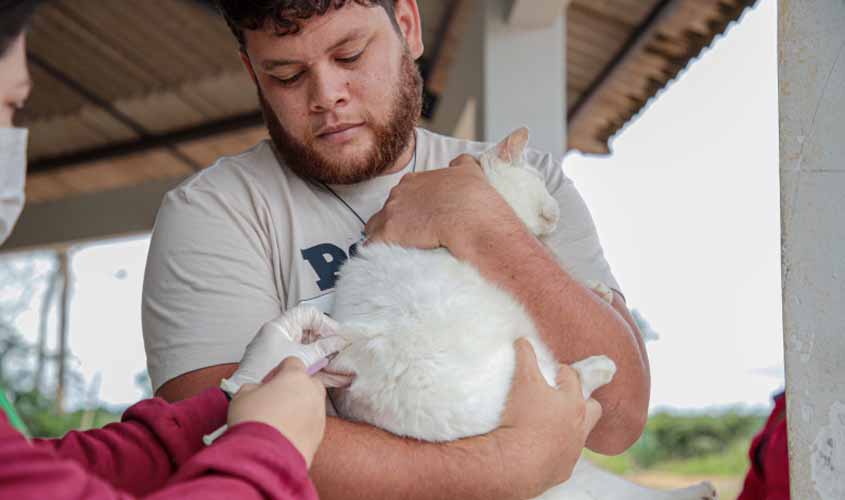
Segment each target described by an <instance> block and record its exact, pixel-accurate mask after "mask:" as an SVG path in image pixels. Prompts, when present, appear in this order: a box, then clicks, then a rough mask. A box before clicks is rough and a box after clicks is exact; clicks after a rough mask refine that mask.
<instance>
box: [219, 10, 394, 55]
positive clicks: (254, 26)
mask: <svg viewBox="0 0 845 500" xmlns="http://www.w3.org/2000/svg"><path fill="white" fill-rule="evenodd" d="M215 1H216V3H217V8H218V9H220V12H221V13H222V14H223V17H224V18H225V19H226V24H228V25H229V29H231V30H232V33H233V34H234V35H235V38H237V39H238V42H239V43H240V45H241V49H244V48H245V47H246V40H245V38H244V30H258V29H261V28H263V27H264V26H266V25H267V23H272V25H273V27H274V29H275V31H276V34H277V35H279V36H285V35H293V34H296V33H297V32H298V31H299V30H300V28H301V23H302V21H306V20H308V19H310V18H311V17H313V16H322V15H324V14H325V13H326V12H328V11H329V9H340V8H342V7H344V6H346V5H347V4H348V3H350V2H354V3H357V4H358V5H363V6H365V7H376V6H378V7H381V8H383V9H384V10H385V12H387V15H388V17H389V18H390V20H391V22H392V23H393V27H394V28H395V29H396V30H397V31H398V30H399V26H398V24H397V23H396V17H395V15H394V13H395V9H394V7H395V5H396V0H215Z"/></svg>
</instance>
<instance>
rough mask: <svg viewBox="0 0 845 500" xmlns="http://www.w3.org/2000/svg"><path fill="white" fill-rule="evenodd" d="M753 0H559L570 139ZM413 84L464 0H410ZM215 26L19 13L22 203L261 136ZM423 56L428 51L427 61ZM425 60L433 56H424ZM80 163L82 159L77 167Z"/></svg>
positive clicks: (138, 8)
mask: <svg viewBox="0 0 845 500" xmlns="http://www.w3.org/2000/svg"><path fill="white" fill-rule="evenodd" d="M753 3H754V0H573V2H572V4H571V6H570V8H569V15H568V20H567V42H566V43H567V65H568V76H567V94H568V103H569V104H568V107H567V108H568V109H567V110H562V112H566V113H568V115H569V117H570V125H569V132H568V134H569V138H568V139H569V144H570V147H574V148H577V149H581V150H584V151H587V152H594V153H600V152H606V151H607V149H608V148H607V143H608V141H609V140H610V138H611V137H612V136H613V134H615V133H616V132H617V131H618V130H619V129H620V128H621V127H622V126H624V124H625V123H626V122H627V121H628V120H629V119H630V118H631V117H633V116H634V115H635V114H636V113H637V112H639V110H640V109H642V107H643V106H644V105H645V103H646V102H647V101H648V99H649V98H651V97H652V96H653V95H654V94H655V93H656V92H657V91H658V90H659V89H661V88H663V87H664V86H665V85H666V83H667V82H669V81H670V80H671V79H672V78H674V77H675V76H676V75H677V73H678V71H680V70H681V69H682V68H683V67H685V66H686V64H687V63H688V62H689V61H690V59H691V58H693V57H695V56H696V55H697V54H698V53H699V52H700V50H701V49H702V48H703V47H705V46H707V45H708V44H709V43H710V42H711V41H712V40H713V38H714V37H715V36H716V35H717V34H719V33H721V32H722V31H724V29H725V27H726V25H727V24H728V22H730V21H731V20H732V19H736V18H737V17H738V16H739V15H740V13H741V12H742V11H743V10H744V9H745V8H746V7H747V6H749V5H751V4H753ZM419 5H420V12H421V16H422V18H423V26H424V42H425V45H426V54H425V55H424V57H425V58H427V61H425V62H424V63H423V67H424V68H426V64H428V67H427V69H428V70H429V71H427V72H426V74H427V76H428V79H427V85H426V88H427V90H428V91H429V92H431V93H434V94H436V93H437V92H441V91H442V88H444V87H445V85H444V82H445V79H446V77H447V75H448V67H449V64H450V63H451V57H450V53H451V52H450V51H452V50H453V49H454V48H455V45H456V44H457V43H459V41H460V35H461V31H462V26H465V25H466V23H467V22H474V19H473V16H472V12H471V7H468V6H470V5H471V3H470V2H467V1H466V0H420V1H419ZM236 49H237V47H236V44H235V42H234V40H233V38H232V36H231V34H230V33H229V31H228V28H227V27H226V25H225V23H224V22H223V21H222V19H220V18H219V16H217V14H216V13H215V12H213V10H212V9H210V8H209V7H208V6H207V3H206V2H203V1H199V0H144V1H142V2H111V1H110V2H103V1H101V0H56V1H54V2H51V3H49V4H47V5H45V6H44V7H43V8H42V9H41V10H40V12H39V13H38V15H37V16H36V18H35V19H34V20H33V26H32V33H31V35H30V37H29V59H30V63H31V68H32V74H33V79H34V83H35V87H34V92H33V95H32V98H31V99H30V101H29V103H28V104H27V107H26V109H25V110H24V111H23V112H22V113H21V116H20V118H21V121H22V123H24V124H26V125H27V126H29V127H30V128H31V131H32V133H31V135H30V137H31V139H30V141H31V144H30V159H31V171H30V175H29V180H28V185H27V195H28V199H29V200H30V202H39V201H47V200H55V199H59V198H63V197H68V196H74V195H78V194H82V193H87V192H94V191H102V190H106V189H112V188H118V187H125V186H130V185H135V184H138V183H140V182H144V181H146V180H154V179H160V178H166V177H176V176H183V175H186V174H187V173H190V172H191V171H193V170H196V169H199V168H203V167H205V166H207V165H209V164H210V163H211V162H212V161H213V160H214V159H215V158H216V157H217V156H218V155H221V154H228V153H232V152H236V151H240V150H243V149H245V148H247V147H249V146H251V145H252V144H254V143H255V142H256V141H257V140H258V138H260V137H262V136H263V135H264V131H263V127H262V125H261V117H260V113H259V112H258V107H257V102H256V98H255V91H254V88H253V85H252V82H250V81H249V77H248V76H247V74H246V72H245V71H243V69H242V65H241V61H240V58H239V57H238V55H237V50H236ZM434 59H436V61H434ZM434 62H436V63H437V64H436V65H435V64H434ZM80 163H84V164H80Z"/></svg>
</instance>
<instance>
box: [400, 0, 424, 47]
mask: <svg viewBox="0 0 845 500" xmlns="http://www.w3.org/2000/svg"><path fill="white" fill-rule="evenodd" d="M393 15H394V16H395V18H396V24H397V25H399V30H400V31H401V32H402V36H403V37H404V38H405V43H407V44H408V50H409V51H410V52H411V57H413V58H414V59H419V57H420V56H422V54H423V50H424V48H425V47H424V46H423V40H422V21H421V20H420V8H419V6H418V5H417V0H396V5H395V7H394V10H393Z"/></svg>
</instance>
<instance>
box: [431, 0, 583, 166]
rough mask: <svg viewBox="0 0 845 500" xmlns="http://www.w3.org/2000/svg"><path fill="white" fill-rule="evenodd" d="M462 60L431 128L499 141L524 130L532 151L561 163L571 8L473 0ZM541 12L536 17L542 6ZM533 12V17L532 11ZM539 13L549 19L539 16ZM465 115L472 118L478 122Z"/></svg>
mask: <svg viewBox="0 0 845 500" xmlns="http://www.w3.org/2000/svg"><path fill="white" fill-rule="evenodd" d="M472 1H473V18H472V20H471V21H470V22H469V23H467V26H466V29H465V31H464V33H463V34H462V41H461V44H460V47H459V48H458V55H457V57H456V58H455V61H454V63H453V64H452V66H451V68H450V70H449V78H448V83H447V87H446V91H445V92H444V93H443V95H442V96H441V101H440V103H439V104H438V108H437V113H436V115H435V117H434V120H433V122H432V128H434V129H435V130H437V131H439V132H442V133H447V134H453V133H455V130H456V129H457V126H458V123H459V122H460V123H461V124H463V126H464V129H466V126H467V123H470V124H474V129H475V133H474V134H473V135H474V137H473V138H475V139H478V140H485V141H497V140H499V139H500V138H502V137H504V136H505V135H506V134H508V133H509V132H511V131H513V130H514V129H516V128H518V127H520V126H523V125H524V126H527V127H528V128H529V129H530V130H531V146H532V147H535V148H537V149H540V150H543V151H547V152H550V153H553V154H555V155H556V156H558V157H562V155H563V153H564V152H565V138H566V110H565V107H566V96H565V92H566V74H565V73H566V71H565V63H566V51H565V40H566V36H565V35H566V33H565V26H566V22H565V15H564V14H563V12H564V8H565V6H566V5H567V4H568V1H565V0H556V1H548V0H543V1H541V2H540V1H537V0H517V1H514V0H472ZM540 6H542V7H543V8H542V9H539V10H537V9H536V7H540ZM532 7H533V8H535V10H533V11H531V15H528V14H527V12H528V11H529V10H531V9H532ZM538 12H543V13H544V15H543V16H539V15H538ZM465 112H471V113H473V114H474V117H472V119H469V118H468V117H467V116H466V113H465Z"/></svg>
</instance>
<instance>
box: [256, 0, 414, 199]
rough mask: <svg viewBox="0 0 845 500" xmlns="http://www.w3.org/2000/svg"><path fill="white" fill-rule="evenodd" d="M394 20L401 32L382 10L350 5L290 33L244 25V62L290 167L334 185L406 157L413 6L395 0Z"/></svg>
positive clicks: (409, 131)
mask: <svg viewBox="0 0 845 500" xmlns="http://www.w3.org/2000/svg"><path fill="white" fill-rule="evenodd" d="M409 10H410V11H411V12H408V11H409ZM397 21H398V24H399V26H400V28H401V31H402V33H397V30H396V28H395V26H394V24H393V23H392V21H391V20H390V18H389V17H388V14H387V13H386V12H385V11H384V9H382V8H380V7H371V8H368V7H363V6H360V5H358V4H356V3H355V2H349V4H348V5H346V6H345V7H343V8H341V9H338V10H335V9H330V10H329V12H328V13H326V14H325V15H323V16H315V17H313V18H311V19H309V20H307V21H306V22H304V23H302V26H301V30H300V31H299V32H297V33H296V34H291V35H286V36H276V35H275V34H274V33H273V31H272V29H268V30H261V31H247V32H245V36H246V48H247V55H248V59H247V60H245V62H246V63H247V64H248V67H249V68H250V69H251V70H252V72H253V74H254V75H255V80H256V83H257V85H258V89H259V98H260V100H261V104H262V107H263V110H264V116H265V120H266V121H267V125H268V130H269V131H270V135H271V138H272V139H273V142H274V144H275V146H276V149H277V150H278V151H279V153H280V154H281V155H282V157H283V159H284V161H285V163H286V164H287V165H288V166H289V167H290V168H291V169H293V170H294V171H296V172H297V173H299V174H300V175H303V176H305V177H310V178H315V179H318V180H321V181H323V182H327V183H338V184H343V183H353V182H360V181H362V180H365V179H368V178H371V177H373V176H376V175H379V174H381V173H383V172H384V171H386V170H388V169H390V168H392V167H393V166H394V164H396V163H397V162H400V161H407V159H406V158H405V156H407V152H408V149H409V148H408V146H409V144H410V141H411V138H412V136H413V127H414V125H415V124H416V120H417V118H418V117H419V113H420V106H421V81H420V77H419V73H418V71H417V69H416V66H415V65H414V63H413V59H414V58H416V57H419V55H420V53H421V52H422V43H421V42H420V41H419V35H418V34H419V16H418V13H417V12H416V3H415V2H410V1H400V2H397ZM409 33H410V34H409Z"/></svg>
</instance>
